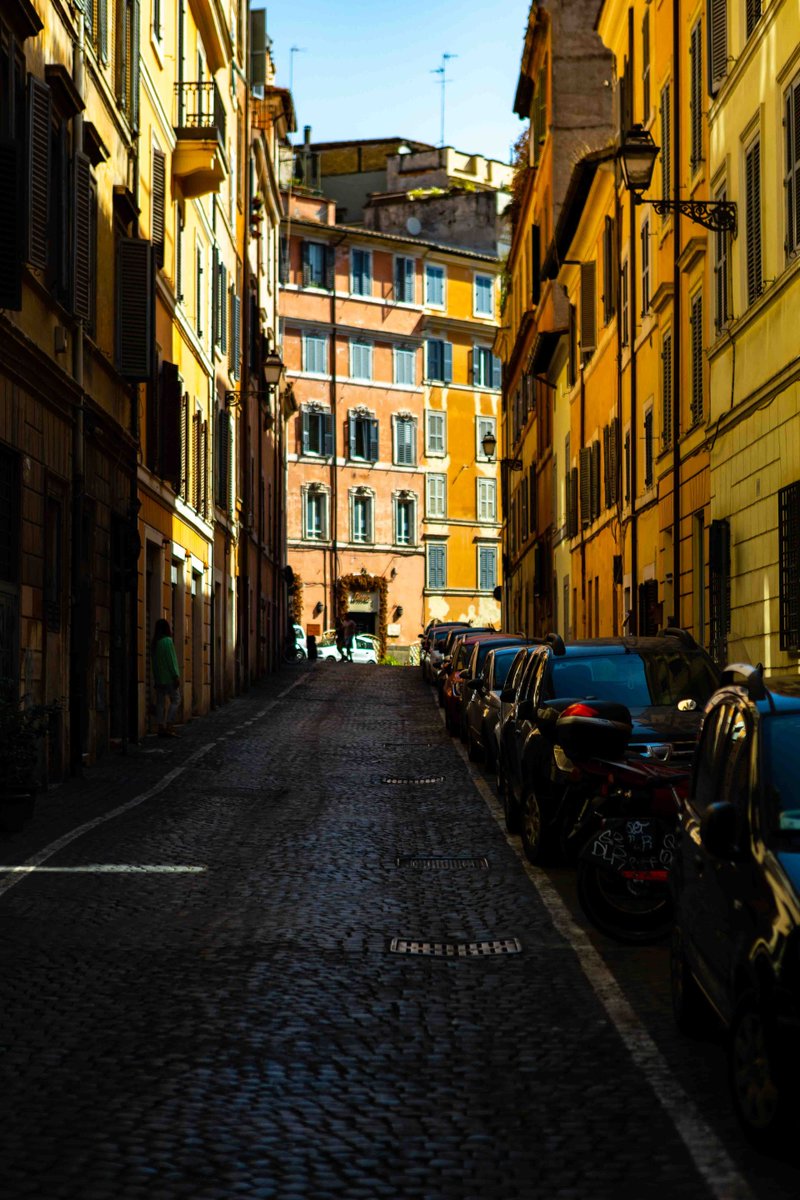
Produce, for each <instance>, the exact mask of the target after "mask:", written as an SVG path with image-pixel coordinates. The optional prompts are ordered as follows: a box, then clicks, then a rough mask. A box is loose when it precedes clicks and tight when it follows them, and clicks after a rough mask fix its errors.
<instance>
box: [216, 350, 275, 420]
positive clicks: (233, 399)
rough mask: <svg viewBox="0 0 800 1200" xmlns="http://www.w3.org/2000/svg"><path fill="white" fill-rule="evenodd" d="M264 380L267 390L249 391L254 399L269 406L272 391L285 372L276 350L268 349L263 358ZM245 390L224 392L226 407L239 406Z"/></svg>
mask: <svg viewBox="0 0 800 1200" xmlns="http://www.w3.org/2000/svg"><path fill="white" fill-rule="evenodd" d="M263 371H264V382H265V383H266V385H267V390H266V391H265V392H264V391H255V392H253V393H251V394H252V395H253V396H254V397H255V399H256V400H259V401H260V402H262V403H265V404H266V405H267V406H269V402H270V398H271V396H272V393H273V392H274V391H275V389H276V388H277V387H280V384H281V380H282V379H283V376H284V374H285V373H286V367H285V366H284V364H283V359H282V358H281V356H280V354H278V351H277V350H270V352H269V354H268V355H267V357H266V358H265V359H264V366H263ZM247 394H248V393H247V392H244V393H243V392H242V391H228V392H226V393H225V407H226V408H241V405H242V398H243V396H245V397H246V396H247Z"/></svg>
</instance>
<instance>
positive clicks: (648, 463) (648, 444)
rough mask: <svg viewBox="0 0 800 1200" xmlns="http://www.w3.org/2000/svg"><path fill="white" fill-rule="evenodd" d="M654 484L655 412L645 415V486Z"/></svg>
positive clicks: (651, 411)
mask: <svg viewBox="0 0 800 1200" xmlns="http://www.w3.org/2000/svg"><path fill="white" fill-rule="evenodd" d="M652 482H653V410H652V409H650V411H649V412H646V413H645V414H644V486H645V487H650V485H651V484H652Z"/></svg>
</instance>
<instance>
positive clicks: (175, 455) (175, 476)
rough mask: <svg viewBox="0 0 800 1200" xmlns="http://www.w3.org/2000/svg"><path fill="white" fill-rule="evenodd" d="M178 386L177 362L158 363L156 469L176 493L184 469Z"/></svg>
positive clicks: (182, 478)
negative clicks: (159, 366) (157, 444)
mask: <svg viewBox="0 0 800 1200" xmlns="http://www.w3.org/2000/svg"><path fill="white" fill-rule="evenodd" d="M181 388H182V380H181V377H180V374H179V373H178V368H177V365H176V364H175V363H171V362H162V364H161V371H160V375H159V389H158V393H159V394H158V441H159V446H158V454H157V459H158V469H159V474H160V475H161V478H162V479H166V480H168V481H169V482H170V483H171V484H172V486H173V487H174V488H175V491H176V492H178V493H179V494H180V493H181V492H182V490H183V486H182V483H183V480H185V479H186V474H187V469H188V468H187V464H186V461H185V449H184V446H183V441H182V431H181V401H182V392H181ZM154 432H155V430H154ZM153 457H154V459H155V458H156V455H155V454H154V456H153Z"/></svg>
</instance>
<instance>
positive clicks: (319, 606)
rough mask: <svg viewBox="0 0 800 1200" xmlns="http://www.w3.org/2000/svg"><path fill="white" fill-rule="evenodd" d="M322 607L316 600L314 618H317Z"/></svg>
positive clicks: (319, 601)
mask: <svg viewBox="0 0 800 1200" xmlns="http://www.w3.org/2000/svg"><path fill="white" fill-rule="evenodd" d="M324 607H325V605H324V604H323V603H322V601H321V600H318V601H317V603H316V604H315V605H314V616H315V617H318V616H319V614H320V613H321V612H322V610H323V608H324Z"/></svg>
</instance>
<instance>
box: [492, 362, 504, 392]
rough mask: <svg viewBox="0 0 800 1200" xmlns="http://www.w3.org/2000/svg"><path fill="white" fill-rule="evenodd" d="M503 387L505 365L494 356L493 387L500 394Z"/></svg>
mask: <svg viewBox="0 0 800 1200" xmlns="http://www.w3.org/2000/svg"><path fill="white" fill-rule="evenodd" d="M502 386H503V364H502V362H501V361H500V359H499V358H496V357H495V355H494V354H493V355H492V387H493V388H494V390H495V391H496V392H499V391H500V389H501V388H502Z"/></svg>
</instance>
